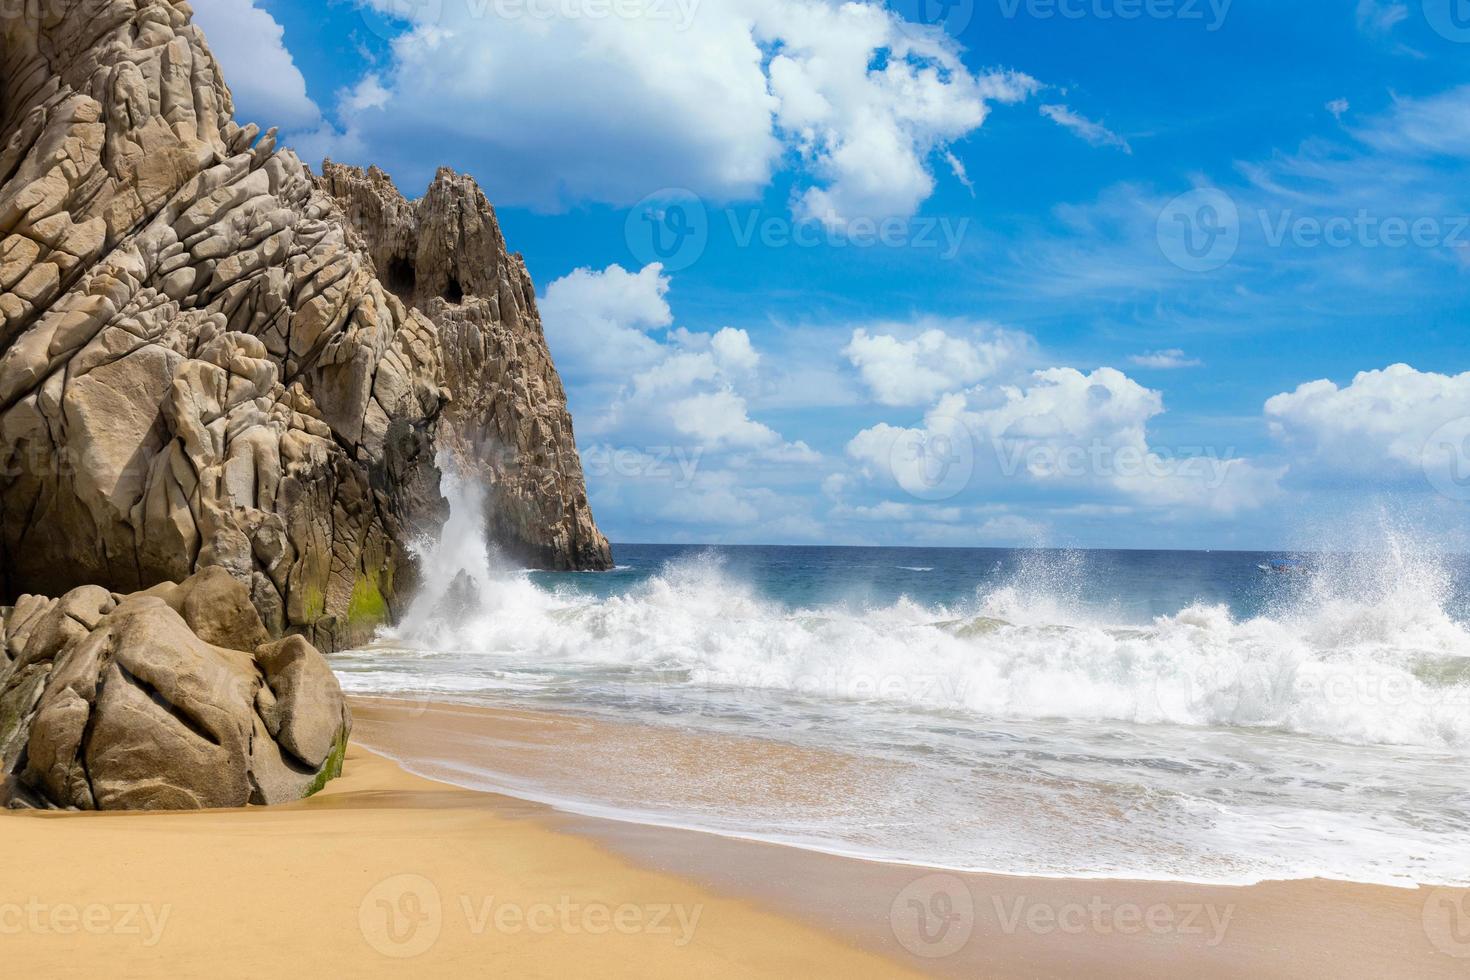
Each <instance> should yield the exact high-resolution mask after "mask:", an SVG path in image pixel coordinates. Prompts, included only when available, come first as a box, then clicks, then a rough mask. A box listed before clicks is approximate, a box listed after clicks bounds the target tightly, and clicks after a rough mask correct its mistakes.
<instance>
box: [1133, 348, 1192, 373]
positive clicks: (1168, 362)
mask: <svg viewBox="0 0 1470 980" xmlns="http://www.w3.org/2000/svg"><path fill="white" fill-rule="evenodd" d="M1128 360H1129V361H1130V362H1131V363H1133V364H1136V365H1138V366H1139V367H1143V368H1152V369H1153V370H1155V371H1170V370H1173V369H1175V368H1187V367H1199V366H1200V360H1199V359H1198V358H1195V357H1190V356H1188V355H1187V354H1185V353H1184V351H1182V350H1180V349H1179V348H1177V347H1171V348H1169V349H1168V350H1151V351H1146V352H1144V353H1142V354H1134V355H1132V356H1130V357H1129V358H1128Z"/></svg>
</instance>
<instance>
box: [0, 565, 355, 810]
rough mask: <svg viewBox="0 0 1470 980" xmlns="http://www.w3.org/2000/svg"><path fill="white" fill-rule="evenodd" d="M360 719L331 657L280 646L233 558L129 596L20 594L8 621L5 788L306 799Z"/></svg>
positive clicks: (217, 802)
mask: <svg viewBox="0 0 1470 980" xmlns="http://www.w3.org/2000/svg"><path fill="white" fill-rule="evenodd" d="M351 727H352V720H351V715H350V713H349V710H348V708H347V704H346V701H345V700H344V698H343V696H342V690H341V688H340V687H339V686H338V684H337V680H336V678H335V677H334V676H333V675H332V672H331V669H330V668H329V667H328V666H327V663H326V660H325V659H324V658H323V657H322V655H321V654H320V653H319V652H317V650H316V649H315V648H313V647H312V646H311V645H310V644H308V643H307V642H306V641H305V640H304V639H302V638H301V637H300V636H292V637H287V638H286V639H283V640H278V641H275V642H269V640H268V637H267V634H266V629H265V625H264V624H263V623H262V622H261V621H260V617H259V615H258V614H257V613H256V611H255V607H254V605H253V604H252V603H251V601H250V594H249V592H248V591H247V590H246V588H245V586H244V585H243V584H242V583H240V582H239V581H237V580H236V579H235V578H234V577H233V576H231V575H230V574H229V573H228V572H226V571H225V570H224V569H222V568H218V567H215V568H210V569H208V570H206V571H204V572H201V573H199V574H197V575H195V576H192V577H191V578H189V579H187V580H185V581H184V582H182V583H180V584H177V585H174V584H165V585H160V586H156V587H155V588H153V589H149V590H147V591H145V592H138V593H134V594H132V595H128V596H121V595H117V594H115V593H110V592H108V591H107V590H106V589H103V588H100V587H98V586H95V585H87V586H82V587H80V588H77V589H73V590H72V591H70V592H68V593H66V594H65V595H63V596H62V597H61V598H59V599H45V598H41V597H39V596H24V597H22V598H21V599H20V600H19V602H17V604H16V605H15V607H14V608H13V609H10V610H8V611H7V614H6V615H4V616H3V617H0V775H3V777H4V785H3V789H0V799H3V802H4V803H5V804H6V805H8V806H11V807H35V808H42V809H57V808H67V809H73V808H74V809H82V810H156V809H169V810H179V809H200V808H205V807H230V806H245V805H247V804H272V803H282V802H287V801H289V800H296V799H300V798H302V797H303V796H307V795H310V793H312V792H315V791H316V790H317V789H320V788H321V786H322V785H323V784H324V783H325V782H326V781H327V780H328V779H331V778H333V777H334V776H336V775H338V774H339V773H340V772H341V765H342V754H343V751H344V750H345V748H346V744H347V738H348V735H349V733H350V731H351Z"/></svg>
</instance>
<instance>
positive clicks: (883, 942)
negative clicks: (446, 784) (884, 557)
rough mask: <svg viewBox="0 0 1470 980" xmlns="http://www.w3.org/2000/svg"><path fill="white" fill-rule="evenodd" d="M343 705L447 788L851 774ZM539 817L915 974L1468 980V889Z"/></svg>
mask: <svg viewBox="0 0 1470 980" xmlns="http://www.w3.org/2000/svg"><path fill="white" fill-rule="evenodd" d="M353 710H354V712H355V715H356V718H357V719H358V729H357V737H358V738H360V739H361V740H363V741H364V742H365V743H366V744H370V745H373V746H375V747H377V748H379V749H381V750H383V751H386V752H388V753H390V754H391V755H393V756H394V757H396V758H400V759H404V760H408V761H409V764H411V765H412V766H413V767H414V768H415V769H416V770H417V771H420V772H423V773H424V774H426V775H429V776H437V777H439V778H446V779H464V778H465V769H466V768H468V766H467V765H466V764H468V763H474V762H475V760H478V765H480V766H486V765H487V764H488V765H489V766H490V767H491V768H494V769H496V770H498V771H499V772H500V773H501V774H502V778H503V779H505V780H506V781H507V782H510V783H515V782H517V781H519V780H524V781H525V782H526V784H527V785H529V783H530V782H531V781H532V780H533V779H536V778H541V779H544V780H545V781H546V782H548V783H550V784H552V785H558V784H561V785H565V784H566V782H567V780H568V779H569V778H570V777H569V776H568V773H571V772H577V773H581V774H583V775H584V777H585V776H586V774H589V773H590V774H591V776H590V778H593V779H597V778H612V776H613V775H614V774H615V773H616V772H618V771H626V770H627V769H628V768H629V767H636V769H637V770H638V771H639V772H640V773H643V772H648V771H657V772H659V773H661V774H662V776H663V778H664V779H666V781H667V784H668V786H669V787H670V790H671V792H673V793H675V794H676V795H682V797H683V798H684V799H686V800H698V801H703V802H708V794H709V793H710V792H711V791H712V790H711V785H712V784H713V783H714V782H716V781H717V780H718V773H719V772H720V771H721V770H723V769H726V768H727V767H730V766H735V765H739V766H742V767H758V768H759V769H760V770H761V771H762V773H763V776H762V783H761V785H762V786H763V788H764V789H766V790H767V791H768V792H771V793H780V794H786V793H789V794H791V795H790V796H789V797H786V796H783V797H782V798H791V799H793V801H795V802H801V801H802V800H804V799H805V796H804V794H805V793H806V792H807V790H805V789H803V787H810V786H811V785H812V783H813V781H816V782H823V783H825V782H826V781H828V780H831V779H842V778H844V777H845V776H850V775H851V774H852V773H853V771H854V770H853V767H854V766H855V765H857V763H858V761H859V760H856V759H855V758H854V757H849V756H844V755H842V754H840V753H830V754H829V753H820V752H814V751H811V750H797V749H792V748H790V747H788V746H785V745H783V744H780V743H776V742H772V741H766V740H761V739H743V738H716V737H711V736H687V735H684V734H683V733H679V732H676V731H674V730H672V729H664V728H654V727H650V726H646V725H634V724H613V723H608V722H603V721H596V720H589V719H587V718H583V717H573V716H568V715H562V714H552V713H538V712H527V711H502V710H496V709H487V708H480V707H467V706H458V705H441V704H425V703H421V702H393V701H385V700H379V699H355V700H354V707H353ZM681 785H682V788H678V787H680V786H681ZM616 791H617V787H615V786H609V787H608V792H609V795H616ZM540 819H544V820H546V821H547V822H548V823H549V824H550V825H551V826H554V827H557V828H559V829H565V830H568V831H570V832H573V833H576V834H578V835H581V836H585V837H588V838H590V839H593V840H596V841H598V842H599V843H601V844H602V845H603V846H605V847H607V848H608V849H609V850H612V851H614V852H616V853H617V854H619V855H621V856H623V857H625V858H628V859H630V860H632V861H634V862H636V863H638V864H640V865H643V866H647V867H651V868H656V869H658V870H660V871H666V872H669V873H673V874H676V875H678V876H680V877H682V878H685V879H687V880H690V881H692V882H694V883H697V884H700V885H701V886H703V887H707V888H710V889H712V890H714V891H716V892H718V893H720V894H726V895H732V896H738V897H741V898H744V899H747V900H749V901H752V902H754V903H757V904H758V905H760V906H761V907H762V908H765V909H768V910H771V911H773V912H776V913H778V914H780V915H783V916H786V917H790V918H793V919H796V920H799V921H802V922H804V923H806V924H809V925H813V926H816V927H818V928H820V929H822V930H823V931H825V932H828V933H829V934H831V935H834V936H836V937H838V938H839V939H841V940H842V941H844V942H846V943H849V944H852V945H856V946H859V947H861V948H863V949H866V950H870V951H872V952H874V953H877V954H879V955H882V956H885V957H888V958H890V960H891V961H893V962H895V963H902V964H904V965H907V966H909V967H911V968H913V969H915V970H918V971H920V972H923V973H926V974H930V975H938V976H953V977H975V976H986V977H1077V976H1104V977H1177V976H1181V975H1187V976H1198V977H1239V976H1252V977H1288V976H1289V977H1302V976H1334V977H1375V978H1378V977H1462V978H1463V977H1466V976H1470V891H1466V890H1461V889H1431V888H1420V889H1408V888H1389V887H1382V886H1376V885H1364V884H1353V883H1345V882H1334V881H1319V880H1312V881H1287V882H1265V883H1262V884H1258V885H1253V886H1248V887H1229V886H1208V885H1196V884H1183V883H1171V882H1135V881H1115V880H1089V879H1060V878H1017V877H1006V876H999V875H975V874H954V873H950V872H938V873H936V872H932V871H929V870H927V869H923V868H915V867H910V866H905V865H897V864H887V863H882V862H874V861H863V860H856V859H852V858H845V857H837V856H832V855H827V854H821V853H817V852H813V851H809V850H803V849H799V848H793V847H785V846H779V845H774V844H765V843H760V842H753V841H746V840H739V839H732V838H728V837H721V836H716V835H713V834H706V833H697V832H692V831H684V830H676V829H668V828H662V827H653V826H648V825H645V824H639V823H628V822H624V821H618V820H606V819H600V818H596V817H584V816H579V815H576V814H569V813H562V812H557V811H552V812H549V813H547V814H546V815H545V816H543V817H542V818H540Z"/></svg>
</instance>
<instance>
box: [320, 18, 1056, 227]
mask: <svg viewBox="0 0 1470 980" xmlns="http://www.w3.org/2000/svg"><path fill="white" fill-rule="evenodd" d="M362 2H365V3H367V2H370V3H371V4H372V5H374V6H376V7H383V8H387V7H389V6H390V5H391V6H396V7H398V8H400V9H401V12H402V13H407V14H409V15H411V16H414V17H416V18H417V19H416V20H415V21H414V22H413V23H412V24H411V28H410V29H409V30H408V32H407V33H406V34H404V35H403V36H401V37H399V38H397V39H396V40H395V41H394V42H393V44H392V63H391V65H389V66H387V67H386V68H385V69H384V70H383V71H382V72H381V73H379V76H378V78H376V79H375V84H378V85H380V86H381V90H382V92H386V93H387V96H386V97H385V98H378V97H377V96H378V95H379V92H378V90H376V89H375V90H373V91H372V92H371V93H370V94H372V95H373V96H374V98H371V99H364V98H362V97H360V95H354V96H353V97H352V98H350V99H347V100H345V101H344V102H343V103H342V105H341V106H339V111H340V114H341V122H342V124H343V126H344V129H343V131H342V132H341V133H340V134H339V135H338V142H339V144H340V145H339V146H338V147H335V148H329V149H335V151H336V155H337V156H339V157H341V158H344V159H350V160H353V162H360V161H359V160H358V159H357V158H358V157H361V158H362V159H372V160H374V161H376V162H378V163H379V164H381V165H383V166H385V167H386V168H387V169H389V170H390V171H392V172H394V173H395V174H397V175H398V176H399V177H400V179H401V180H403V181H405V182H408V183H413V182H415V181H416V180H418V179H425V180H426V179H427V178H428V177H429V175H430V174H431V173H432V170H433V167H434V166H435V165H437V164H438V163H440V162H449V163H452V164H453V165H455V166H457V167H459V168H460V169H465V170H469V171H472V172H477V173H480V174H482V175H487V178H488V176H489V175H494V183H493V184H492V185H490V186H489V188H488V189H489V190H491V191H492V195H493V196H494V198H495V199H496V201H497V202H500V203H504V204H512V205H516V204H519V205H530V206H535V207H542V208H549V209H556V208H561V207H565V206H568V205H570V204H572V203H575V202H579V201H585V200H594V201H602V202H607V203H611V204H615V205H626V204H630V203H633V202H635V201H637V200H639V199H640V198H642V197H643V196H645V195H647V194H650V193H652V192H655V191H658V190H660V189H663V188H667V187H674V186H677V187H685V188H688V189H689V190H692V191H693V192H695V193H696V194H699V195H701V196H705V197H708V198H712V199H716V200H730V199H743V198H751V197H755V196H758V195H759V194H760V193H761V192H762V191H763V190H764V189H765V188H766V186H767V185H768V184H769V183H770V181H771V179H772V176H773V174H774V173H776V172H777V171H778V170H780V169H782V168H783V167H786V166H788V165H794V166H795V167H797V174H796V180H795V182H794V186H793V197H792V206H793V209H794V211H795V212H796V214H797V215H798V216H799V217H802V218H817V219H821V220H824V221H827V222H829V223H840V222H843V221H847V220H851V219H853V218H855V217H890V216H896V217H905V216H908V215H910V214H912V213H914V211H915V210H916V209H917V208H918V206H919V205H920V204H921V203H922V202H923V201H924V200H925V199H926V198H927V197H928V196H929V195H930V194H931V193H932V191H933V189H934V183H935V176H934V165H935V164H936V163H940V164H946V161H948V163H947V166H948V168H949V169H952V170H954V171H955V173H956V174H957V175H960V179H961V180H963V179H964V178H963V168H962V167H959V166H957V164H958V160H957V159H956V158H954V157H953V154H952V153H951V152H950V150H949V148H950V146H951V145H952V144H954V143H956V142H958V141H960V140H962V139H964V138H965V137H966V136H968V135H969V134H971V133H973V132H974V131H975V130H976V129H978V128H979V127H980V126H981V125H982V124H983V123H984V121H985V119H986V117H987V115H988V113H989V111H990V108H991V106H992V105H994V104H996V103H1006V102H1015V101H1019V100H1021V99H1024V98H1026V97H1028V96H1029V95H1030V94H1031V93H1033V92H1034V91H1036V90H1037V88H1038V87H1039V86H1038V84H1037V83H1036V82H1035V81H1034V80H1032V79H1030V78H1029V77H1027V76H1025V75H1021V74H1018V73H1014V72H1008V71H993V72H976V71H972V70H971V69H969V68H968V67H966V66H965V64H964V63H963V62H962V60H961V59H960V52H959V48H958V47H957V44H956V42H954V41H952V40H949V39H946V38H945V37H944V36H943V35H940V34H938V33H937V32H919V31H905V30H904V29H902V28H901V26H900V24H901V21H900V20H899V18H898V17H897V15H895V14H894V13H893V12H892V11H890V10H889V9H887V8H886V7H884V6H883V5H881V4H878V3H875V2H870V3H837V2H834V0H704V2H702V3H699V4H698V5H697V6H693V5H688V4H686V5H683V6H680V5H678V4H670V3H662V2H658V3H655V2H653V0H647V2H641V3H640V2H635V3H633V4H632V5H631V7H630V5H622V6H618V5H614V8H612V9H613V10H615V11H616V10H623V9H633V10H634V11H635V12H637V13H638V15H637V16H617V15H615V14H614V15H610V16H602V17H593V16H589V15H587V12H586V11H582V10H581V9H580V8H577V7H576V5H561V6H560V7H553V6H552V5H543V6H541V7H539V8H537V9H538V10H540V11H542V12H543V13H546V14H547V15H548V16H531V15H530V14H529V13H528V11H529V10H530V9H531V5H525V4H519V3H507V2H500V3H496V2H472V0H443V2H442V3H438V2H436V3H425V4H416V5H403V4H396V3H392V2H391V0H362ZM686 7H687V8H688V9H687V10H686V9H685V8H686ZM573 14H577V16H573ZM425 146H432V147H434V152H435V153H436V154H442V153H445V152H448V153H449V154H450V157H451V159H449V160H447V161H441V160H439V159H438V157H435V158H434V159H432V160H431V159H427V158H425V157H424V156H423V154H422V151H421V150H422V148H423V147H425ZM313 148H314V149H316V148H322V147H321V144H320V143H316V144H313ZM487 182H488V179H487Z"/></svg>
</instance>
